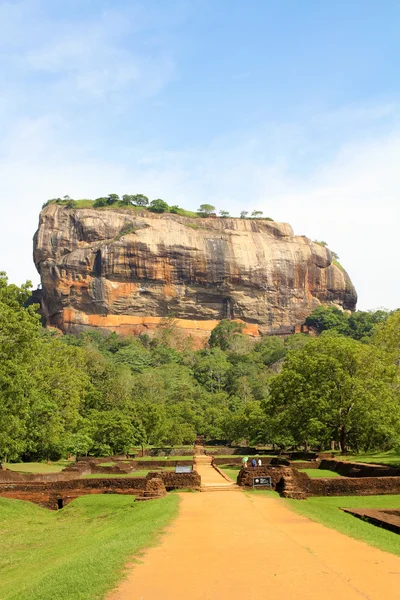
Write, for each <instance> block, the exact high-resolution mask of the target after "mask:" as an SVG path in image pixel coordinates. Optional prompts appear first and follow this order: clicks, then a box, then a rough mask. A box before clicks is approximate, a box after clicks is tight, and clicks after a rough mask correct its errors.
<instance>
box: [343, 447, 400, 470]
mask: <svg viewBox="0 0 400 600" xmlns="http://www.w3.org/2000/svg"><path fill="white" fill-rule="evenodd" d="M335 458H336V459H337V460H349V461H350V462H353V461H354V462H364V463H381V464H385V465H392V466H394V467H400V452H397V451H396V450H389V451H388V452H368V453H366V454H345V455H343V456H342V455H341V454H337V455H336V456H335Z"/></svg>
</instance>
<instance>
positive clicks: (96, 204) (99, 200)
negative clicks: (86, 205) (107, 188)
mask: <svg viewBox="0 0 400 600" xmlns="http://www.w3.org/2000/svg"><path fill="white" fill-rule="evenodd" d="M107 204H108V198H106V197H104V196H103V197H101V198H96V200H95V201H94V203H93V206H94V208H99V207H101V206H107Z"/></svg>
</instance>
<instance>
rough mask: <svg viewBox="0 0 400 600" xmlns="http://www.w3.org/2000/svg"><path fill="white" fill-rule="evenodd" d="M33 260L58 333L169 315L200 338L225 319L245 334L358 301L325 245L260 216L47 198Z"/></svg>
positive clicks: (126, 329)
mask: <svg viewBox="0 0 400 600" xmlns="http://www.w3.org/2000/svg"><path fill="white" fill-rule="evenodd" d="M34 261H35V264H36V267H37V269H38V271H39V273H40V276H41V281H42V310H43V314H44V316H45V319H46V322H47V324H48V325H53V326H56V327H58V328H60V329H61V330H63V331H65V332H79V331H82V330H86V329H87V328H93V327H96V328H102V329H105V330H113V331H117V332H119V333H122V334H128V333H141V332H143V331H145V330H151V329H153V328H154V327H156V326H157V325H158V324H159V323H160V322H161V321H163V319H165V318H166V317H174V319H175V323H176V325H177V326H178V327H182V328H184V329H186V330H187V331H188V332H190V333H194V334H196V335H200V336H203V337H206V336H208V335H209V332H210V331H211V330H212V329H213V328H214V327H215V325H216V324H217V323H218V321H219V320H220V319H223V318H234V319H241V320H242V321H244V322H245V323H246V328H247V332H248V333H250V334H253V335H258V334H259V333H280V332H281V333H283V332H287V333H289V332H290V331H292V330H293V329H294V327H296V326H299V325H301V324H302V323H304V319H305V318H306V316H307V315H308V314H309V313H310V312H311V310H313V309H314V308H315V307H317V306H318V305H319V304H327V305H332V306H338V307H342V308H343V309H348V310H354V308H355V305H356V301H357V297H356V293H355V290H354V287H353V285H352V283H351V281H350V279H349V277H348V275H347V274H346V272H345V271H343V270H342V269H341V268H339V267H338V266H336V265H334V264H333V262H332V257H331V253H330V251H329V250H328V249H326V248H324V247H322V246H320V245H318V244H315V243H313V242H311V241H310V240H309V239H308V238H306V237H304V236H295V235H294V234H293V231H292V228H291V227H290V225H287V224H285V223H275V222H272V221H266V220H262V219H257V220H256V219H230V218H227V219H221V218H206V219H190V218H187V217H182V216H179V215H173V214H168V213H164V214H162V215H157V214H153V213H150V212H148V211H146V210H131V209H120V208H117V209H113V210H111V209H100V210H99V209H68V208H64V207H62V206H57V205H54V204H53V205H49V206H47V207H46V208H45V209H44V210H43V211H42V212H41V214H40V221H39V229H38V231H37V232H36V234H35V237H34Z"/></svg>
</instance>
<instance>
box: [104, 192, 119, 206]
mask: <svg viewBox="0 0 400 600" xmlns="http://www.w3.org/2000/svg"><path fill="white" fill-rule="evenodd" d="M116 202H119V196H118V194H108V197H107V204H115V203H116Z"/></svg>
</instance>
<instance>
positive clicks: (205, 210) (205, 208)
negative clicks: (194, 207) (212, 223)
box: [197, 204, 215, 217]
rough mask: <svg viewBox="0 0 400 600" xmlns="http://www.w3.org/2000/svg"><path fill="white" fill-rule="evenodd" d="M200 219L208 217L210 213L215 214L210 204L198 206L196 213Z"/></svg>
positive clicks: (213, 207)
mask: <svg viewBox="0 0 400 600" xmlns="http://www.w3.org/2000/svg"><path fill="white" fill-rule="evenodd" d="M197 212H198V213H199V214H200V215H201V216H202V217H209V216H210V215H211V214H212V213H214V212H215V206H213V205H212V204H200V207H199V209H198V211H197Z"/></svg>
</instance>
